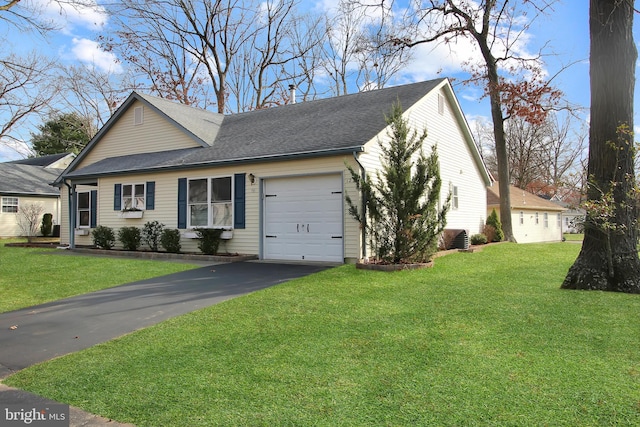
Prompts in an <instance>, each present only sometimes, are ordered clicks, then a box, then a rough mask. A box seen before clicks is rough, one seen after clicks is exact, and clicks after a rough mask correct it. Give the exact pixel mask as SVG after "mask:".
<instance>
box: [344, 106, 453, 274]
mask: <svg viewBox="0 0 640 427" xmlns="http://www.w3.org/2000/svg"><path fill="white" fill-rule="evenodd" d="M386 121H387V124H388V125H389V134H388V135H389V137H390V141H389V143H388V144H382V143H381V144H380V150H381V163H382V169H381V170H380V171H378V173H376V175H375V180H372V179H371V177H368V176H367V177H361V176H360V174H359V173H358V172H356V171H355V170H354V169H353V168H351V167H348V169H349V171H350V173H351V177H352V179H353V181H354V182H355V184H356V187H357V188H358V190H359V191H361V192H362V194H363V196H364V200H365V210H364V212H363V211H362V210H361V209H359V208H358V206H357V205H355V204H354V203H353V202H352V200H351V198H350V197H349V196H347V197H346V201H347V204H348V205H349V213H350V214H351V215H352V216H353V217H354V218H355V219H356V220H357V221H358V222H360V224H361V226H362V227H364V228H365V230H366V231H367V233H368V236H369V239H370V244H371V247H372V248H373V250H375V252H376V255H377V256H378V258H379V259H381V260H383V261H385V262H392V263H401V262H426V261H429V260H430V259H431V257H432V256H433V254H434V253H435V252H436V250H437V243H438V238H439V236H440V234H441V233H442V231H443V230H444V227H445V225H446V214H447V211H448V210H449V202H450V200H451V195H450V194H449V196H448V197H447V199H446V200H445V202H444V203H443V204H442V208H441V209H438V202H439V199H440V188H441V186H442V181H441V179H440V166H439V162H438V155H437V150H436V147H433V150H432V152H431V154H430V155H429V156H428V157H427V156H425V155H424V153H423V151H422V146H423V142H424V140H425V139H426V137H427V133H426V131H423V132H421V133H418V132H417V131H415V130H411V129H410V128H409V125H408V122H407V120H405V119H404V118H403V117H402V107H401V106H400V104H399V103H397V104H394V105H393V107H392V109H391V114H390V115H389V116H387V117H386Z"/></svg>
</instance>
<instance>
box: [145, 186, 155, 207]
mask: <svg viewBox="0 0 640 427" xmlns="http://www.w3.org/2000/svg"><path fill="white" fill-rule="evenodd" d="M146 187H147V194H146V204H145V209H146V210H148V211H152V210H153V209H154V208H155V205H156V183H155V181H147V185H146Z"/></svg>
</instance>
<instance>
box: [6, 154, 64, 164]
mask: <svg viewBox="0 0 640 427" xmlns="http://www.w3.org/2000/svg"><path fill="white" fill-rule="evenodd" d="M68 155H69V153H61V154H49V155H47V156H39V157H30V158H28V159H19V160H12V161H10V162H6V163H15V164H20V165H31V166H45V167H46V166H49V165H51V164H53V163H55V162H57V161H58V160H60V159H62V158H64V157H67V156H68Z"/></svg>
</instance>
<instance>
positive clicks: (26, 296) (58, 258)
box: [0, 240, 196, 312]
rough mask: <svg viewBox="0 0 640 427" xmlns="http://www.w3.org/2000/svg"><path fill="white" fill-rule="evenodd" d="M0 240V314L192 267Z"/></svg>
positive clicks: (191, 266) (192, 266)
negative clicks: (10, 244)
mask: <svg viewBox="0 0 640 427" xmlns="http://www.w3.org/2000/svg"><path fill="white" fill-rule="evenodd" d="M10 241H15V240H2V241H0V295H1V296H2V297H1V298H0V312H5V311H11V310H16V309H19V308H24V307H29V306H32V305H36V304H42V303H45V302H48V301H53V300H57V299H61V298H65V297H68V296H72V295H79V294H84V293H87V292H91V291H95V290H98V289H104V288H109V287H112V286H117V285H122V284H124V283H127V282H133V281H136V280H143V279H148V278H150V277H156V276H161V275H164V274H170V273H175V272H178V271H184V270H187V269H191V268H194V267H196V266H194V265H187V264H179V263H171V262H160V261H147V260H136V259H112V258H93V257H87V256H74V255H66V254H65V255H58V254H56V252H57V251H59V250H58V249H37V248H13V247H5V245H4V244H5V243H8V242H10Z"/></svg>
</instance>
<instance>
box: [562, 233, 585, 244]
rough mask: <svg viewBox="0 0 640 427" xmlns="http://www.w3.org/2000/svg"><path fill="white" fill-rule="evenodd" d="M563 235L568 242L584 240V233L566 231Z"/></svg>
mask: <svg viewBox="0 0 640 427" xmlns="http://www.w3.org/2000/svg"><path fill="white" fill-rule="evenodd" d="M563 236H564V238H565V240H566V241H567V242H582V239H584V234H582V233H564V234H563Z"/></svg>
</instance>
